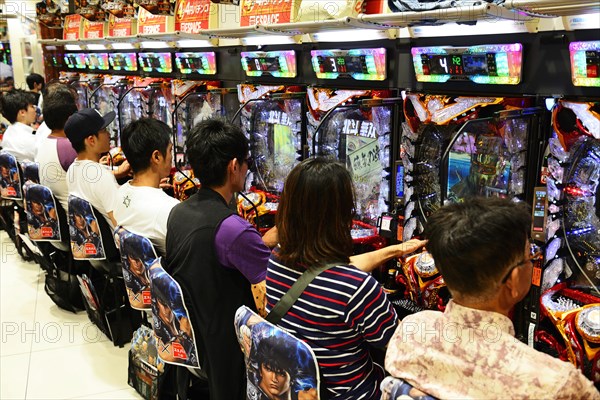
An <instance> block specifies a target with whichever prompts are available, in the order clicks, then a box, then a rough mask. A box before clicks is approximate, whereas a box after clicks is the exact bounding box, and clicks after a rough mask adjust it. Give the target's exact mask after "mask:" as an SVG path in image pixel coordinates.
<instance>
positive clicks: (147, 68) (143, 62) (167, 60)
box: [138, 53, 173, 74]
mask: <svg viewBox="0 0 600 400" xmlns="http://www.w3.org/2000/svg"><path fill="white" fill-rule="evenodd" d="M138 59H139V62H140V66H141V67H142V71H144V72H160V73H163V74H169V73H171V72H172V71H173V65H172V62H171V53H139V54H138Z"/></svg>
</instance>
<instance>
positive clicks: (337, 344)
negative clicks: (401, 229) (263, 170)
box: [267, 158, 425, 400]
mask: <svg viewBox="0 0 600 400" xmlns="http://www.w3.org/2000/svg"><path fill="white" fill-rule="evenodd" d="M354 199H355V196H354V188H353V184H352V178H351V176H350V173H349V172H348V170H347V169H346V168H345V167H344V166H343V165H342V164H339V163H337V162H334V161H331V160H327V159H323V158H311V159H308V160H305V161H303V162H302V163H300V164H298V165H297V166H296V167H295V168H294V169H293V170H292V171H291V172H290V174H289V175H288V177H287V180H286V182H285V185H284V188H283V192H282V195H281V200H280V203H279V208H278V212H277V216H276V225H277V229H278V237H279V246H278V247H277V248H276V249H275V250H274V251H273V254H272V255H271V259H270V260H269V266H268V270H267V310H268V311H270V310H271V309H272V308H273V306H274V305H275V304H276V303H277V302H278V301H279V299H280V298H281V297H282V296H283V295H284V294H285V293H286V292H287V291H288V289H289V288H290V287H291V286H292V285H293V284H294V282H295V281H296V280H297V279H298V278H299V277H300V276H301V275H302V273H303V272H304V271H305V270H306V269H310V268H313V267H315V266H319V265H324V264H328V265H333V266H331V267H330V268H329V269H327V270H325V271H323V272H322V273H320V274H319V275H318V276H317V277H316V278H315V279H314V280H313V281H312V282H311V283H310V285H309V286H308V287H307V288H306V290H305V291H304V292H303V293H302V294H301V295H300V297H299V298H298V301H296V303H295V304H294V305H293V307H292V308H291V309H290V310H289V311H288V312H287V314H286V315H285V316H284V317H283V318H282V319H281V321H280V322H279V326H280V327H282V328H283V329H285V330H286V331H288V332H289V333H290V334H292V335H294V336H295V337H297V338H298V339H300V340H303V341H304V342H306V343H307V344H308V345H309V346H310V347H311V348H312V350H313V351H314V353H315V355H316V357H317V361H318V364H319V368H320V371H321V373H322V376H323V380H324V382H321V390H327V394H326V396H327V397H328V398H329V399H336V400H341V399H379V397H380V395H381V394H380V392H379V384H380V383H381V381H382V379H383V376H384V372H383V368H381V367H380V366H379V365H377V364H376V363H375V362H374V361H373V359H372V357H371V355H370V353H369V349H368V347H369V346H374V347H379V348H384V347H385V346H386V345H387V343H388V341H389V340H390V338H391V337H392V334H393V332H394V330H395V328H396V325H397V322H398V318H397V316H396V312H395V311H394V308H393V307H392V305H391V303H390V302H389V301H388V299H387V297H386V295H385V293H384V292H383V290H382V287H381V285H380V284H379V283H378V282H377V281H376V280H375V279H374V278H373V277H372V276H371V275H370V274H369V271H372V270H373V269H374V268H376V267H377V266H379V265H381V264H383V263H384V262H386V261H388V260H390V259H392V258H394V257H400V256H404V255H406V254H408V253H411V252H414V251H415V250H417V249H418V248H419V247H421V246H423V245H424V243H425V242H422V241H420V240H411V241H409V242H406V243H403V244H399V245H393V246H389V247H386V248H383V249H381V250H377V251H373V252H371V253H366V254H361V255H358V256H352V251H353V245H352V237H351V235H350V230H351V227H352V218H353V216H354V212H355V208H354ZM321 394H322V395H324V393H321Z"/></svg>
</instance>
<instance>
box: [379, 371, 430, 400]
mask: <svg viewBox="0 0 600 400" xmlns="http://www.w3.org/2000/svg"><path fill="white" fill-rule="evenodd" d="M380 388H381V400H396V399H406V400H438V399H437V398H436V397H433V396H430V395H428V394H427V393H424V392H423V391H421V390H419V389H417V388H415V387H414V386H413V385H411V384H410V383H408V382H406V381H404V380H402V379H400V378H394V377H393V376H388V377H386V378H385V379H384V380H383V382H381V386H380Z"/></svg>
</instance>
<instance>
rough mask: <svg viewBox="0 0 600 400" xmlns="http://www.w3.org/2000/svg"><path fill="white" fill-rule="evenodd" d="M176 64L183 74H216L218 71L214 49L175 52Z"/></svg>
mask: <svg viewBox="0 0 600 400" xmlns="http://www.w3.org/2000/svg"><path fill="white" fill-rule="evenodd" d="M175 64H176V65H177V69H178V70H179V72H181V73H182V74H201V75H214V74H216V73H217V65H216V62H215V52H214V51H211V52H206V53H193V52H190V53H175Z"/></svg>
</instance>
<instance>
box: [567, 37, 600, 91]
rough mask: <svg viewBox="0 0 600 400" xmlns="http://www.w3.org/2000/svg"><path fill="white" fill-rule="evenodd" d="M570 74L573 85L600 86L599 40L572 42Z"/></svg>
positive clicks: (570, 48) (570, 46) (570, 47)
mask: <svg viewBox="0 0 600 400" xmlns="http://www.w3.org/2000/svg"><path fill="white" fill-rule="evenodd" d="M569 52H570V53H571V75H572V79H573V85H575V86H596V87H598V86H600V41H591V42H573V43H571V44H570V45H569Z"/></svg>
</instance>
